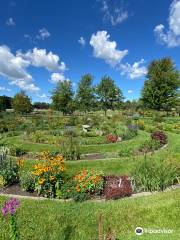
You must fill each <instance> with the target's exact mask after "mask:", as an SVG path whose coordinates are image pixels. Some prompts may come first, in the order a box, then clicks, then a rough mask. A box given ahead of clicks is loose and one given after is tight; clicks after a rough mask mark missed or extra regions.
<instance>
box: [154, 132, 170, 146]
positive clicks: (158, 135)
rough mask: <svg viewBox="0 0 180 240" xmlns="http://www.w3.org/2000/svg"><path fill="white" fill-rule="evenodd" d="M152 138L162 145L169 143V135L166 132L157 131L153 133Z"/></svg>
mask: <svg viewBox="0 0 180 240" xmlns="http://www.w3.org/2000/svg"><path fill="white" fill-rule="evenodd" d="M151 138H152V140H156V141H159V143H160V145H161V146H163V145H165V144H166V143H167V135H166V134H165V133H164V132H160V131H156V132H153V133H152V134H151Z"/></svg>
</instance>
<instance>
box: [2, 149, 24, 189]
mask: <svg viewBox="0 0 180 240" xmlns="http://www.w3.org/2000/svg"><path fill="white" fill-rule="evenodd" d="M7 153H9V150H8V149H7V148H5V147H1V149H0V176H1V177H2V179H3V182H4V185H6V186H8V185H11V184H13V183H16V182H18V180H19V167H18V165H17V163H16V161H15V160H14V159H12V158H10V157H8V156H7Z"/></svg>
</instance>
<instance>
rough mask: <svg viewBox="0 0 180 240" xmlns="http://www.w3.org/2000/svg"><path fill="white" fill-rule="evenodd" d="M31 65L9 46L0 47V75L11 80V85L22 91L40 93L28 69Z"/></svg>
mask: <svg viewBox="0 0 180 240" xmlns="http://www.w3.org/2000/svg"><path fill="white" fill-rule="evenodd" d="M29 65H30V63H29V62H28V61H27V60H25V59H23V58H22V57H21V56H17V55H14V54H13V53H12V52H11V50H10V49H9V48H8V47H7V46H0V75H1V76H3V77H5V78H7V79H8V80H9V83H10V85H16V86H18V87H19V88H21V89H22V90H26V91H38V90H39V88H38V87H37V86H35V85H34V83H33V78H32V76H31V75H30V74H29V73H28V72H27V70H26V68H27V67H28V66H29Z"/></svg>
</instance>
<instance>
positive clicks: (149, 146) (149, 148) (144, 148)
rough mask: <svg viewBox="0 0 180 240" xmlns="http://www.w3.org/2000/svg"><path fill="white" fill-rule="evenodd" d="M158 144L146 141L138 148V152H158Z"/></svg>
mask: <svg viewBox="0 0 180 240" xmlns="http://www.w3.org/2000/svg"><path fill="white" fill-rule="evenodd" d="M160 146H161V145H160V142H159V141H157V140H153V139H151V140H147V141H145V142H144V143H142V145H141V146H140V147H139V151H140V152H144V153H146V152H153V151H155V150H158V149H159V148H160Z"/></svg>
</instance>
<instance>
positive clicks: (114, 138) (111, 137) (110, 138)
mask: <svg viewBox="0 0 180 240" xmlns="http://www.w3.org/2000/svg"><path fill="white" fill-rule="evenodd" d="M106 139H107V141H108V142H109V143H116V142H117V140H118V136H115V135H113V134H111V133H110V134H108V135H107V136H106Z"/></svg>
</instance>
